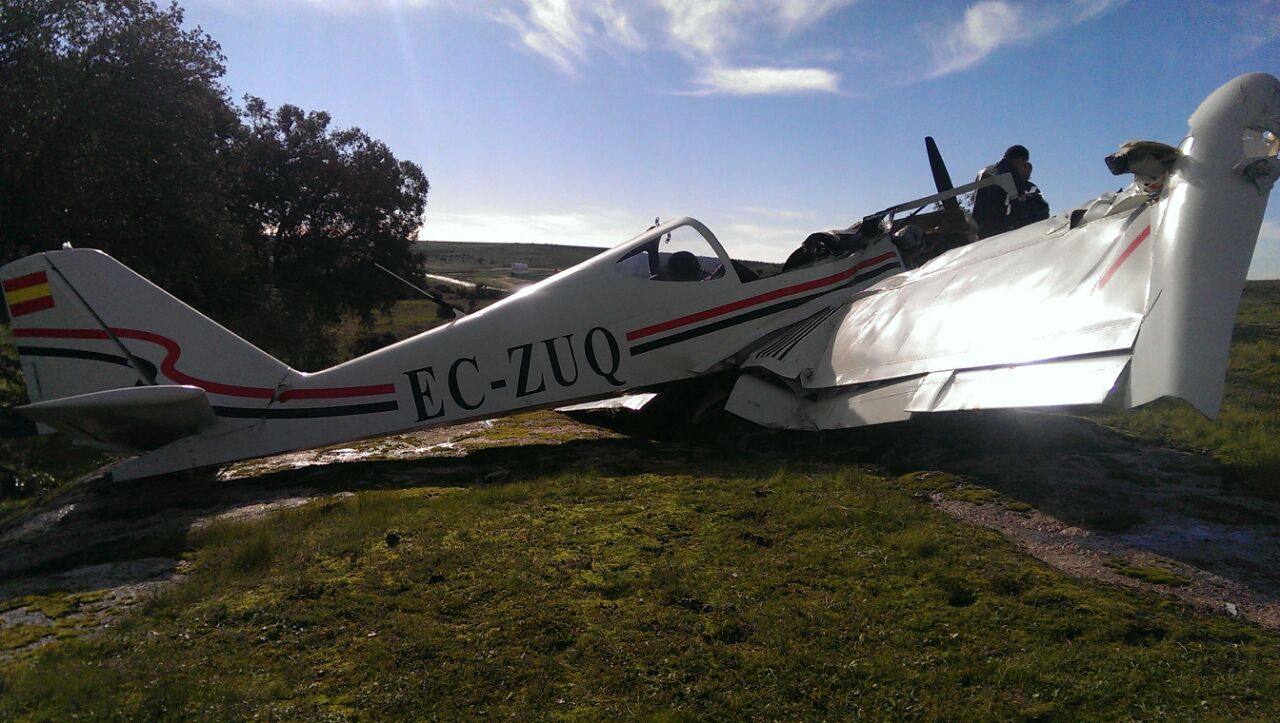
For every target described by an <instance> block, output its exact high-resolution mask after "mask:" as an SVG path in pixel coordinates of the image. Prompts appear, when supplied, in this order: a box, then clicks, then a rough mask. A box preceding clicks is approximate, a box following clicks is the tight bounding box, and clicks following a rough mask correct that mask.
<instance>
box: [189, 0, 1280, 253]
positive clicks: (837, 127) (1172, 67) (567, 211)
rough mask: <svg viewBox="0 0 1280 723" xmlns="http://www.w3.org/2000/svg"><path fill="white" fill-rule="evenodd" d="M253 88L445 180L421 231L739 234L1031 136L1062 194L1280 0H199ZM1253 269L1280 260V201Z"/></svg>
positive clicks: (845, 219)
mask: <svg viewBox="0 0 1280 723" xmlns="http://www.w3.org/2000/svg"><path fill="white" fill-rule="evenodd" d="M183 5H184V7H185V8H186V10H187V21H188V23H189V24H190V25H200V26H202V27H203V28H204V29H205V30H206V31H207V32H209V33H210V34H211V35H212V36H213V37H214V38H216V39H217V40H218V41H220V42H221V44H222V47H223V51H224V53H225V54H226V56H227V76H226V79H225V80H226V83H227V84H228V85H229V86H230V88H231V91H232V93H233V95H235V96H236V97H239V96H241V95H243V94H253V95H258V96H261V97H263V98H265V99H266V100H267V102H268V103H270V104H272V105H278V104H281V103H293V104H296V105H300V106H302V107H303V108H307V109H323V110H327V111H329V112H330V113H331V114H332V115H333V118H334V121H335V123H336V124H337V125H339V126H359V127H361V128H363V129H364V130H365V131H367V132H369V133H370V134H372V135H373V136H375V137H377V138H380V139H382V140H384V141H386V142H387V143H388V144H389V145H390V146H391V147H392V149H393V150H394V151H395V152H396V154H397V155H398V156H400V157H401V158H407V159H410V160H413V161H415V162H417V163H419V164H420V165H422V166H423V168H424V169H425V171H426V173H427V176H428V178H429V179H430V180H431V194H430V197H429V200H428V209H427V218H426V225H425V227H424V230H423V237H424V238H432V239H453V240H473V241H527V242H546V243H571V244H585V245H600V246H609V245H613V244H615V243H618V242H619V241H622V240H625V239H626V238H629V237H630V236H632V235H634V234H636V233H638V232H640V231H642V230H643V229H644V228H645V227H646V226H648V224H649V223H650V222H651V221H652V219H653V217H654V216H662V217H663V218H668V217H673V216H678V215H686V214H687V215H691V216H695V217H697V218H700V219H701V220H703V221H704V222H706V223H707V224H708V225H709V226H710V227H711V229H712V230H713V231H714V232H715V233H716V235H717V236H718V237H719V238H720V240H721V241H722V242H723V243H724V244H725V246H726V247H727V248H728V249H729V251H730V253H731V254H734V255H735V256H741V257H745V258H759V259H777V258H780V257H782V256H785V254H786V253H788V252H789V251H790V250H791V249H793V248H794V247H795V246H796V245H797V244H798V243H799V241H800V240H801V239H803V238H804V236H805V235H806V234H807V233H808V232H809V231H812V230H816V229H822V228H833V227H837V226H845V225H847V224H849V223H850V222H852V221H853V220H855V219H857V218H859V217H861V216H862V215H864V214H866V213H869V212H871V211H874V210H876V209H878V208H883V207H886V206H889V205H891V204H893V203H896V202H899V201H903V200H907V199H909V198H913V197H916V196H920V195H924V194H926V193H929V192H930V191H931V190H932V186H931V181H930V177H929V170H928V165H927V163H926V161H925V156H924V148H923V137H924V136H925V135H930V134H931V135H933V136H935V137H936V138H937V140H938V143H939V145H940V146H941V149H942V152H943V155H944V157H945V158H946V159H947V162H948V165H949V166H950V168H951V173H952V177H953V178H954V179H955V180H956V182H957V183H962V182H965V181H967V180H971V178H972V177H973V174H975V173H976V172H977V171H978V169H980V168H981V167H982V166H984V165H986V164H987V163H991V162H993V161H994V160H995V159H996V158H997V157H998V156H999V155H1000V153H1001V151H1002V150H1003V149H1004V148H1005V147H1006V146H1008V145H1010V144H1012V143H1022V144H1024V145H1026V146H1028V147H1029V148H1030V149H1031V153H1032V162H1033V163H1034V164H1035V167H1036V171H1035V180H1036V182H1037V183H1038V184H1039V185H1040V187H1041V188H1042V189H1043V191H1044V193H1045V196H1046V197H1047V199H1048V200H1049V202H1050V204H1051V206H1052V208H1053V210H1054V212H1057V211H1059V210H1064V209H1066V208H1069V207H1072V206H1074V205H1076V204H1078V203H1080V202H1082V201H1085V200H1087V199H1089V198H1092V197H1093V196H1095V195H1097V194H1098V193H1100V192H1102V191H1105V190H1111V189H1114V188H1116V187H1118V185H1119V179H1116V178H1114V177H1113V176H1111V175H1110V174H1109V173H1108V172H1107V170H1106V168H1105V166H1104V165H1103V162H1102V158H1103V156H1105V155H1106V154H1107V153H1110V152H1111V151H1113V150H1114V149H1115V148H1116V147H1117V146H1118V145H1119V144H1120V143H1121V142H1123V141H1125V140H1129V139H1132V138H1147V139H1153V140H1161V141H1165V142H1170V143H1175V142H1177V141H1178V140H1179V139H1180V138H1181V137H1182V135H1183V133H1184V131H1185V130H1186V118H1187V116H1188V115H1190V113H1191V111H1192V110H1194V109H1195V107H1196V105H1197V104H1198V103H1199V102H1200V101H1201V100H1202V99H1203V98H1204V96H1205V95H1207V94H1208V93H1209V92H1210V91H1212V90H1213V89H1214V88H1215V87H1217V86H1218V85H1220V84H1221V83H1223V82H1225V81H1226V80H1228V79H1230V78H1232V77H1234V76H1236V75H1238V74H1240V73H1242V72H1246V71H1252V70H1263V71H1267V72H1272V73H1280V0H1239V1H1238V2H1172V1H1170V2H1155V1H1151V2H1141V1H1139V0H1130V1H1129V2H1125V1H1124V0H976V1H974V0H967V1H960V2H926V1H924V0H917V1H912V0H896V1H889V0H740V1H739V2H729V1H727V0H635V1H628V0H492V1H491V2H478V1H477V2H463V1H461V0H185V1H184V2H183ZM1251 274H1252V275H1253V276H1254V277H1268V278H1270V277H1280V201H1273V202H1272V203H1271V210H1270V212H1269V213H1268V218H1267V222H1266V223H1265V225H1264V227H1263V232H1262V239H1261V241H1260V244H1259V248H1258V251H1257V252H1256V253H1255V257H1254V266H1253V270H1252V272H1251Z"/></svg>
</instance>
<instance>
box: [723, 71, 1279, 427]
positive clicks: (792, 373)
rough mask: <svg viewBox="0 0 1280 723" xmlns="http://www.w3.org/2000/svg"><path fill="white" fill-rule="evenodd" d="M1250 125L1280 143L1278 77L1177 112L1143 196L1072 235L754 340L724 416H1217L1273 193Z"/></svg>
mask: <svg viewBox="0 0 1280 723" xmlns="http://www.w3.org/2000/svg"><path fill="white" fill-rule="evenodd" d="M1259 130H1267V131H1270V132H1272V133H1280V81H1277V80H1276V79H1275V78H1273V77H1271V76H1269V75H1265V74H1250V75H1245V76H1241V77H1240V78H1236V79H1235V80H1233V81H1231V82H1230V83H1228V84H1226V85H1224V86H1223V87H1222V88H1220V89H1218V90H1217V91H1215V93H1214V94H1212V95H1211V96H1210V97H1209V98H1208V99H1206V100H1205V102H1204V103H1202V104H1201V106H1200V108H1199V109H1198V110H1197V111H1196V113H1195V114H1194V115H1193V116H1192V118H1191V132H1190V136H1189V137H1188V139H1187V140H1185V141H1184V142H1183V144H1182V146H1181V148H1180V150H1181V154H1182V155H1181V158H1180V159H1179V160H1178V161H1177V163H1176V165H1175V166H1174V170H1173V173H1172V176H1171V177H1170V179H1169V181H1168V183H1167V186H1166V188H1165V189H1164V191H1163V193H1161V194H1160V195H1159V196H1158V198H1155V199H1152V200H1146V199H1145V197H1141V196H1134V195H1130V196H1127V197H1117V198H1115V199H1112V200H1111V201H1110V202H1109V203H1110V205H1109V206H1108V207H1107V208H1106V209H1105V212H1101V213H1096V214H1094V213H1091V214H1090V217H1089V219H1088V220H1087V222H1086V223H1084V224H1083V225H1078V227H1077V228H1074V229H1073V228H1070V227H1069V226H1070V223H1069V220H1068V215H1069V214H1062V215H1059V216H1055V217H1053V218H1050V219H1047V220H1046V221H1043V222H1040V223H1038V224H1034V225H1031V226H1028V227H1025V228H1022V229H1019V230H1016V231H1013V232H1010V233H1007V234H1002V235H1000V236H996V237H993V238H990V239H986V240H983V241H980V242H978V243H975V244H971V245H969V246H966V247H964V248H961V249H957V250H955V251H951V252H948V253H946V254H943V255H942V256H939V257H938V258H936V259H934V260H933V261H931V262H929V263H928V264H926V265H924V266H922V267H920V268H918V269H915V270H912V271H908V272H904V273H902V274H899V275H897V276H894V277H891V278H889V279H886V280H884V281H882V282H880V283H879V284H877V285H875V286H873V287H871V288H870V289H868V290H867V291H865V292H863V293H861V294H859V295H858V296H857V297H855V298H854V299H852V300H850V301H849V302H848V303H847V305H846V306H844V307H841V309H840V310H839V311H838V312H837V313H834V314H831V315H829V316H827V317H826V318H821V319H819V318H817V317H813V318H811V319H810V320H808V321H807V322H801V323H800V324H798V325H795V326H793V327H791V328H790V329H785V330H782V331H780V332H778V335H777V336H775V337H774V338H773V339H772V340H766V341H765V342H764V344H763V345H762V346H761V347H760V348H758V349H756V350H755V352H754V354H753V355H752V356H751V357H750V358H748V359H747V361H746V362H745V363H744V364H743V368H744V370H746V371H747V374H746V375H744V376H743V377H742V379H741V380H740V381H739V383H738V385H737V386H736V387H735V389H734V391H733V393H732V394H731V396H730V398H729V401H728V402H727V404H726V408H727V409H729V411H732V412H734V413H737V414H739V415H741V416H743V417H746V418H747V419H750V420H753V421H756V422H759V423H761V424H765V425H768V426H776V427H785V428H797V429H829V428H838V427H849V426H858V425H863V424H876V423H880V422H890V421H899V420H902V419H907V418H909V417H910V416H911V415H913V414H918V413H928V412H940V411H953V410H964V409H989V408H1007V407H1031V406H1065V405H1093V404H1099V403H1102V402H1103V401H1107V400H1112V401H1117V402H1119V403H1122V404H1125V405H1127V406H1136V405H1138V404H1142V403H1145V402H1148V401H1151V400H1154V399H1157V398H1160V397H1164V396H1172V397H1179V398H1182V399H1185V400H1187V401H1188V402H1190V403H1191V404H1192V405H1193V406H1195V407H1196V408H1197V409H1199V410H1200V411H1201V412H1203V413H1204V414H1206V415H1207V416H1210V417H1212V416H1216V414H1217V412H1218V410H1219V407H1220V405H1221V398H1222V389H1223V380H1224V377H1225V373H1226V363H1227V352H1228V348H1229V345H1230V339H1231V328H1232V324H1233V321H1234V316H1235V311H1236V307H1237V305H1238V304H1239V299H1240V293H1241V290H1242V289H1243V285H1244V280H1245V275H1246V273H1247V271H1248V266H1249V261H1250V259H1251V257H1252V254H1253V249H1254V247H1255V245H1256V243H1257V238H1258V231H1259V229H1260V227H1261V223H1262V216H1263V213H1264V212H1265V209H1266V202H1267V196H1268V192H1269V190H1270V185H1269V183H1270V182H1273V181H1274V180H1275V179H1273V178H1269V177H1262V176H1263V175H1265V172H1267V171H1268V170H1269V169H1271V168H1275V167H1276V166H1277V164H1276V163H1274V162H1273V160H1272V159H1273V158H1274V155H1275V153H1276V150H1275V148H1274V147H1270V148H1269V149H1264V151H1263V153H1264V156H1263V157H1254V156H1255V155H1257V153H1258V150H1257V144H1253V145H1251V144H1250V143H1249V142H1247V141H1246V142H1242V138H1248V137H1249V136H1250V134H1251V133H1254V134H1255V135H1256V132H1257V131H1259ZM1251 154H1253V155H1251ZM1265 154H1270V155H1269V156H1267V155H1265ZM1250 168H1252V169H1253V173H1252V175H1250V173H1249V172H1247V171H1248V170H1249V169H1250ZM1259 169H1261V170H1259ZM806 324H808V326H806ZM788 335H790V336H789V337H788Z"/></svg>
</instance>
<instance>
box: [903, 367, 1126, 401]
mask: <svg viewBox="0 0 1280 723" xmlns="http://www.w3.org/2000/svg"><path fill="white" fill-rule="evenodd" d="M1128 363H1129V355H1128V354H1116V355H1111V356H1102V357H1086V358H1083V359H1064V360H1060V361H1051V362H1041V363H1039V364H1021V365H1017V366H1005V367H996V368H993V369H967V370H961V371H948V372H939V373H935V374H930V375H929V376H928V377H926V378H925V381H924V383H922V384H921V386H920V389H919V390H918V391H917V392H916V395H915V396H914V397H913V398H912V399H911V402H910V403H909V404H908V405H907V407H906V411H908V412H913V413H916V412H955V411H960V410H963V409H1011V408H1018V407H1060V406H1071V405H1092V404H1102V403H1103V402H1104V401H1106V399H1107V396H1108V395H1109V394H1110V393H1111V391H1112V389H1113V388H1114V387H1115V385H1116V380H1117V379H1119V378H1120V374H1121V373H1122V372H1123V371H1124V368H1125V365H1126V364H1128Z"/></svg>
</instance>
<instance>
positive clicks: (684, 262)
mask: <svg viewBox="0 0 1280 723" xmlns="http://www.w3.org/2000/svg"><path fill="white" fill-rule="evenodd" d="M667 278H668V279H670V280H672V281H701V280H702V266H701V265H700V264H699V263H698V257H697V256H694V255H693V254H691V253H689V252H688V251H677V252H675V253H673V254H671V258H669V259H667Z"/></svg>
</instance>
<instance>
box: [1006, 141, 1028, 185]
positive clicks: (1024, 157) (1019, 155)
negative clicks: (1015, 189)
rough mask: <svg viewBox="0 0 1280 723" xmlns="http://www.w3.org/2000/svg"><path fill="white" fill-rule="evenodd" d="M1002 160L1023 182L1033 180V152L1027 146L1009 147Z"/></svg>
mask: <svg viewBox="0 0 1280 723" xmlns="http://www.w3.org/2000/svg"><path fill="white" fill-rule="evenodd" d="M1002 160H1003V161H1004V162H1005V164H1006V165H1008V166H1009V168H1011V169H1013V171H1014V172H1015V173H1017V174H1018V175H1019V176H1021V177H1022V178H1023V180H1026V179H1029V178H1031V151H1028V150H1027V147H1026V146H1023V145H1013V146H1009V148H1008V149H1007V150H1005V152H1004V158H1003V159H1002Z"/></svg>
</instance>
